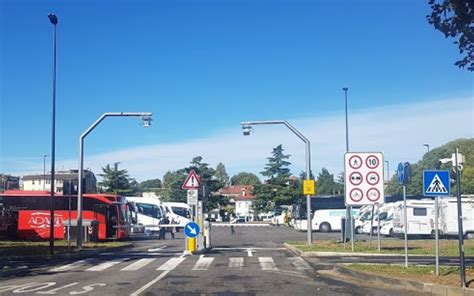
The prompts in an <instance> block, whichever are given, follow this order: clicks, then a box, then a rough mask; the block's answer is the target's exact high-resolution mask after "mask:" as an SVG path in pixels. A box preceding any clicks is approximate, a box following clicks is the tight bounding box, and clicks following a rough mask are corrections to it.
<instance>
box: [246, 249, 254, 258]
mask: <svg viewBox="0 0 474 296" xmlns="http://www.w3.org/2000/svg"><path fill="white" fill-rule="evenodd" d="M247 256H248V257H253V254H252V249H248V250H247Z"/></svg>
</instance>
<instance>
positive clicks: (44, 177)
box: [43, 154, 49, 191]
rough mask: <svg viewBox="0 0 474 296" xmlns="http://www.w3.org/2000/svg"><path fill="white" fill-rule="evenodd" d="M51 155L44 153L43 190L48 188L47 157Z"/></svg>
mask: <svg viewBox="0 0 474 296" xmlns="http://www.w3.org/2000/svg"><path fill="white" fill-rule="evenodd" d="M48 156H49V155H46V154H45V155H43V191H45V190H46V187H45V186H46V157H48Z"/></svg>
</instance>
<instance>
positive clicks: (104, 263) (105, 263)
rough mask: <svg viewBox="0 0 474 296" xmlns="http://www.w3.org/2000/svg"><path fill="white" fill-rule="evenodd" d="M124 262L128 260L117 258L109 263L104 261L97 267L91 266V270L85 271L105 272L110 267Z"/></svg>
mask: <svg viewBox="0 0 474 296" xmlns="http://www.w3.org/2000/svg"><path fill="white" fill-rule="evenodd" d="M125 260H128V258H119V259H115V260H110V261H105V262H103V263H101V264H99V265H96V266H93V267H91V268H88V269H86V271H102V270H105V269H107V268H109V267H111V266H114V265H116V264H119V263H121V262H123V261H125Z"/></svg>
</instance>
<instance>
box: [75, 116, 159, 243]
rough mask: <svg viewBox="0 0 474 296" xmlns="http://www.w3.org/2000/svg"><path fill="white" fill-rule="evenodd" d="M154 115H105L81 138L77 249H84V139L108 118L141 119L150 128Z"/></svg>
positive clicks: (144, 125)
mask: <svg viewBox="0 0 474 296" xmlns="http://www.w3.org/2000/svg"><path fill="white" fill-rule="evenodd" d="M152 115H153V114H152V113H144V112H141V113H138V112H117V113H104V114H102V115H101V116H100V117H99V118H98V119H97V120H96V121H95V122H94V123H93V124H92V125H91V126H90V127H89V128H88V129H86V130H85V132H84V133H82V135H81V136H80V137H79V172H78V175H79V176H78V180H77V248H78V249H81V248H82V236H83V233H82V185H83V184H82V182H83V180H82V179H83V173H84V139H85V137H86V136H87V135H88V134H89V133H90V132H92V130H93V129H94V128H95V127H96V126H97V125H99V123H101V122H102V120H104V119H105V118H106V117H131V116H134V117H141V119H142V121H143V127H150V126H151V121H152V118H151V116H152Z"/></svg>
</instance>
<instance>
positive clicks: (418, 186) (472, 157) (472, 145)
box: [386, 138, 474, 195]
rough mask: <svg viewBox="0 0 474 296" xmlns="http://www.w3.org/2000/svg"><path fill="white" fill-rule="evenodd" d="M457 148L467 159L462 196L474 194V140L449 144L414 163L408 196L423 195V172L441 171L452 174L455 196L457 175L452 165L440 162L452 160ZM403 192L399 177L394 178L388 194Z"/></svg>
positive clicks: (452, 189) (460, 140) (462, 177)
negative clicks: (444, 159)
mask: <svg viewBox="0 0 474 296" xmlns="http://www.w3.org/2000/svg"><path fill="white" fill-rule="evenodd" d="M456 148H459V153H461V154H463V155H464V156H465V157H466V163H465V164H464V169H463V170H462V172H461V194H474V138H471V139H458V140H455V141H452V142H448V143H446V144H444V145H443V146H440V147H437V148H434V149H432V150H431V151H430V152H428V153H426V154H425V155H423V159H421V160H420V161H418V162H417V163H412V164H411V165H412V170H413V177H412V181H411V183H410V184H408V185H407V194H423V171H424V170H432V169H441V170H449V171H450V172H451V194H452V195H454V194H455V193H456V187H455V185H456V184H455V180H456V174H455V173H454V171H453V169H452V168H453V167H452V164H451V163H447V164H442V165H440V164H439V160H440V159H442V158H451V156H452V154H453V153H455V151H456ZM402 191H403V189H402V186H400V185H399V184H398V180H397V176H396V175H395V176H393V177H392V179H391V180H390V183H389V184H388V186H387V189H386V194H388V195H394V194H402Z"/></svg>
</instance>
